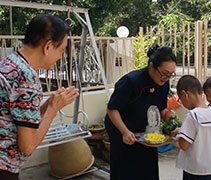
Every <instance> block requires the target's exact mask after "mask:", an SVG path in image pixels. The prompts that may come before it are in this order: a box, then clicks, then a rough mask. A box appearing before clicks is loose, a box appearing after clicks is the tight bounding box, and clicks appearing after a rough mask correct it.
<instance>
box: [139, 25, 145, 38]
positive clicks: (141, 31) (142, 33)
mask: <svg viewBox="0 0 211 180" xmlns="http://www.w3.org/2000/svg"><path fill="white" fill-rule="evenodd" d="M139 33H140V35H142V36H143V35H144V29H143V27H139Z"/></svg>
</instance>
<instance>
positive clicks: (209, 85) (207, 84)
mask: <svg viewBox="0 0 211 180" xmlns="http://www.w3.org/2000/svg"><path fill="white" fill-rule="evenodd" d="M208 88H211V77H209V78H208V79H207V80H206V81H205V83H204V84H203V91H204V92H205V91H206V90H207V89H208Z"/></svg>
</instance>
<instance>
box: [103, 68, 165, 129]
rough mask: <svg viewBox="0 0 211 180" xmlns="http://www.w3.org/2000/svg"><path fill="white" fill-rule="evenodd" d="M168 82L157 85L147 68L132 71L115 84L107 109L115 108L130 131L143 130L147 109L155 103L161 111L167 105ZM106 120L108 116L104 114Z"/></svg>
mask: <svg viewBox="0 0 211 180" xmlns="http://www.w3.org/2000/svg"><path fill="white" fill-rule="evenodd" d="M168 91H169V82H168V81H167V82H166V83H165V84H164V85H163V86H159V85H157V84H155V83H154V82H153V80H152V79H151V77H150V76H149V74H148V68H147V67H146V68H143V69H140V70H136V71H132V72H130V73H128V74H126V75H125V76H123V77H122V78H121V79H120V80H119V81H118V82H117V83H116V84H115V89H114V92H113V94H112V96H111V98H110V101H109V103H108V109H117V110H118V111H119V112H120V115H121V118H122V120H123V122H124V123H125V124H126V126H127V128H128V129H129V130H130V131H132V132H144V131H145V128H146V125H147V110H148V108H149V107H150V106H151V105H156V106H157V107H158V109H159V110H160V111H161V110H163V109H165V108H166V106H167V95H168ZM106 119H107V120H108V119H109V117H108V116H106Z"/></svg>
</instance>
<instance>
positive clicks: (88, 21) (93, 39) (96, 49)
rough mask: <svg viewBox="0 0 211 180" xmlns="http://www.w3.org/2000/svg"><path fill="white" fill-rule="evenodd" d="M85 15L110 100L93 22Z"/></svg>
mask: <svg viewBox="0 0 211 180" xmlns="http://www.w3.org/2000/svg"><path fill="white" fill-rule="evenodd" d="M84 14H85V17H86V22H87V26H88V29H89V34H90V37H91V40H92V45H93V47H94V50H95V54H96V58H97V61H98V65H99V68H100V72H101V74H102V78H103V83H104V86H105V91H106V94H107V97H108V99H109V98H110V93H109V88H108V83H107V80H106V77H105V73H104V70H103V66H102V62H101V59H100V53H99V50H98V48H97V44H96V41H95V36H94V33H93V30H92V26H91V22H90V19H89V14H88V13H86V12H85V13H84Z"/></svg>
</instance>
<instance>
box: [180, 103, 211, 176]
mask: <svg viewBox="0 0 211 180" xmlns="http://www.w3.org/2000/svg"><path fill="white" fill-rule="evenodd" d="M179 137H182V138H184V139H185V140H186V141H188V142H189V143H191V145H190V147H189V148H188V149H187V150H186V151H183V150H180V152H179V155H178V157H177V162H176V167H178V168H181V169H183V170H184V171H186V172H188V173H190V174H195V175H211V108H210V107H209V108H198V107H197V108H195V109H193V110H190V111H188V112H187V114H186V116H185V119H184V121H183V124H182V127H181V129H180V131H179V133H178V134H177V138H179Z"/></svg>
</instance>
